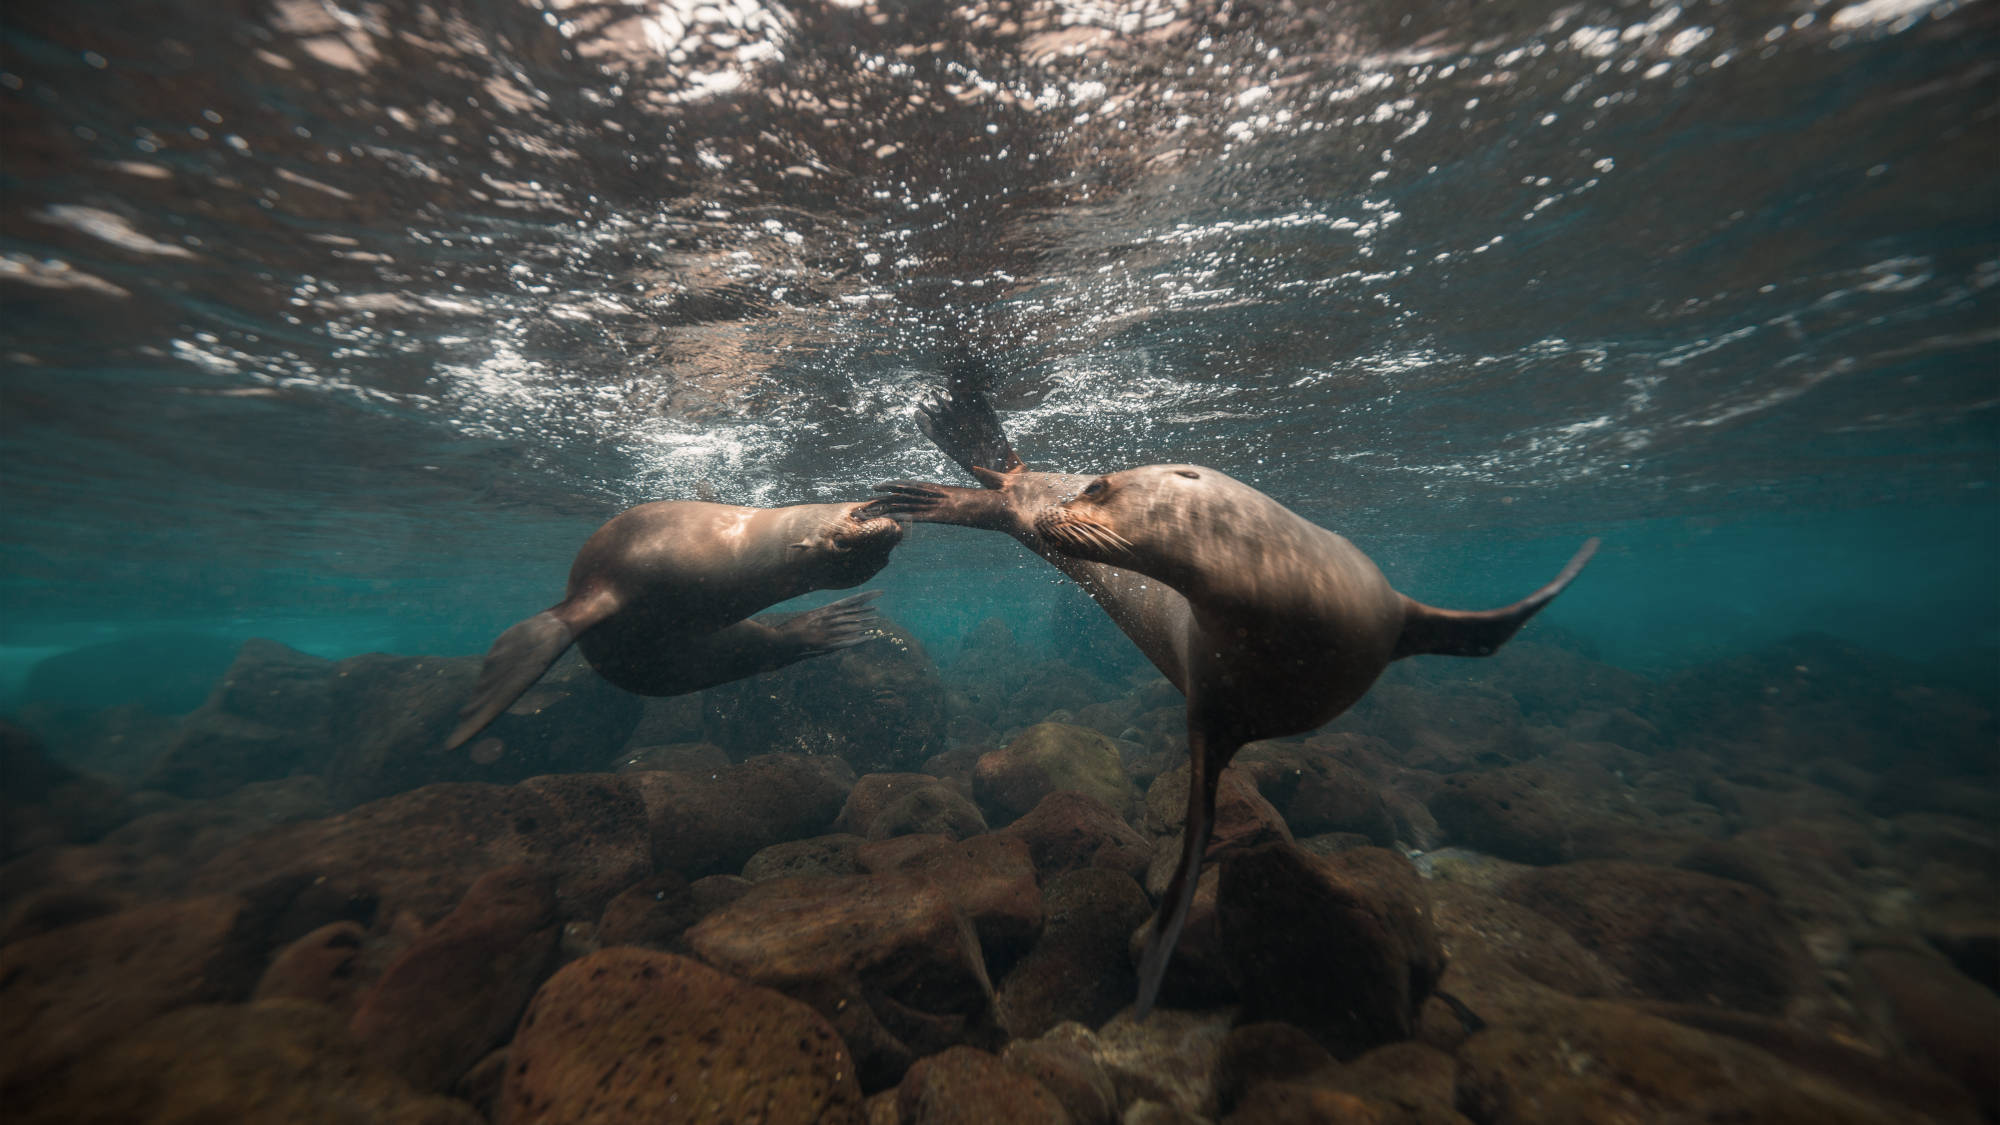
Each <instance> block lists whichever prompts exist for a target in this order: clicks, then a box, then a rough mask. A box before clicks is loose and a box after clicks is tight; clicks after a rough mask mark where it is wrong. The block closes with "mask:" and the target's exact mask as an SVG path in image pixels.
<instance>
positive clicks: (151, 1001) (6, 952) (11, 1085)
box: [0, 895, 272, 1098]
mask: <svg viewBox="0 0 2000 1125" xmlns="http://www.w3.org/2000/svg"><path fill="white" fill-rule="evenodd" d="M271 906H272V903H270V902H269V901H257V900H253V899H248V898H244V897H240V896H237V895H207V896H203V897H200V898H193V899H187V900H183V901H176V902H164V903H155V904H153V905H150V906H141V907H136V908H134V909H131V910H125V911H120V912H118V913H116V914H109V915H104V916H102V917H97V918H92V919H90V920H88V921H83V922H78V923H76V924H74V925H70V926H64V927H61V928H59V929H55V930H51V931H49V932H48V933H45V934H42V935H40V936H39V937H32V938H28V939H26V940H24V941H17V942H14V943H13V944H11V945H8V946H5V947H0V1042H4V1043H7V1044H9V1046H8V1049H7V1050H6V1051H4V1052H0V1098H4V1097H6V1096H8V1092H10V1091H12V1092H17V1093H18V1092H19V1091H21V1090H22V1089H24V1088H28V1087H32V1086H34V1085H36V1084H37V1083H40V1082H42V1081H45V1080H46V1079H47V1078H48V1077H49V1076H50V1075H52V1074H54V1073H56V1072H57V1071H58V1070H59V1069H60V1068H61V1067H62V1066H64V1065H66V1064H68V1063H69V1062H71V1061H73V1060H75V1059H76V1058H77V1057H78V1056H80V1055H82V1054H84V1053H85V1052H86V1051H89V1050H90V1049H92V1048H94V1047H97V1046H99V1045H101V1044H103V1043H104V1042H106V1041H108V1040H110V1039H112V1038H114V1037H116V1036H118V1035H120V1034H123V1033H125V1032H127V1031H130V1030H131V1029H132V1028H134V1027H136V1026H137V1025H139V1024H141V1023H144V1022H145V1021H146V1020H148V1019H150V1018H152V1017H154V1016H156V1015H159V1014H161V1013H164V1012H168V1011H171V1010H173V1009H175V1008H179V1007H184V1006H186V1005H189V1004H201V1003H211V1002H220V1001H231V1000H240V999H242V998H244V997H245V996H247V995H249V993H250V990H251V988H252V987H253V986H254V985H255V984H256V983H257V977H258V974H259V973H260V971H261V970H262V968H263V965H264V960H265V957H266V954H267V950H268V948H269V946H270V930H271V926H272V918H271V913H272V911H271Z"/></svg>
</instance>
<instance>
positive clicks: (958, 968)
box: [687, 872, 998, 1091]
mask: <svg viewBox="0 0 2000 1125" xmlns="http://www.w3.org/2000/svg"><path fill="white" fill-rule="evenodd" d="M687 942H688V946H689V948H691V949H692V950H693V951H694V952H695V955H696V956H698V957H700V958H701V959H702V960H704V961H707V962H708V963H709V964H711V965H714V966H716V967H717V968H720V969H722V970H724V971H725V972H729V973H733V974H735V975H737V976H740V977H743V978H744V979H746V980H750V981H752V982H754V983H757V984H761V985H764V986H766V987H769V988H775V989H777V990H778V991H780V992H783V993H785V994H786V995H788V996H791V997H794V998H796V999H799V1000H802V1001H804V1002H806V1003H808V1004H810V1005H812V1006H813V1007H814V1008H815V1009H817V1010H818V1011H819V1012H820V1013H821V1014H822V1015H824V1016H826V1017H827V1018H828V1019H829V1020H831V1021H832V1022H833V1025H834V1026H835V1027H836V1028H838V1029H839V1031H840V1033H841V1035H842V1036H843V1037H844V1038H845V1039H846V1040H847V1043H848V1046H849V1047H850V1049H851V1050H852V1051H853V1052H854V1057H855V1064H856V1065H857V1066H858V1067H859V1068H860V1074H861V1082H862V1085H863V1087H864V1088H866V1089H869V1090H871V1091H872V1090H878V1089H882V1088H885V1087H888V1086H892V1085H894V1084H895V1083H896V1082H897V1081H899V1080H900V1079H901V1078H902V1076H903V1072H904V1071H905V1070H906V1069H908V1067H909V1065H910V1063H912V1062H914V1061H916V1059H918V1058H920V1057H922V1056H924V1055H929V1054H934V1053H936V1052H938V1051H941V1050H943V1049H944V1048H946V1047H949V1046H952V1045H954V1044H957V1043H968V1044H969V1045H972V1046H994V1045H997V1039H998V1034H997V1029H996V1028H995V1026H994V1025H993V1022H992V1011H991V1008H992V994H993V986H992V984H991V982H990V979H989V978H988V976H987V972H986V964H985V958H984V956H983V955H982V953H981V951H980V946H979V938H978V935H977V933H976V931H975V930H974V927H973V924H972V922H971V921H970V920H969V919H967V918H966V916H965V914H964V913H963V912H962V911H961V910H959V909H958V907H957V906H956V904H955V903H954V902H953V900H952V896H951V894H950V893H948V892H947V891H946V890H945V889H944V888H943V887H941V886H939V885H938V884H937V883H935V882H933V881H932V880H930V879H928V878H926V877H925V876H924V875H923V874H921V873H914V872H896V873H892V874H887V875H867V876H849V877H846V878H816V879H773V880H770V881H769V882H764V883H758V884H756V885H754V886H752V887H751V888H750V889H749V890H748V891H746V892H744V894H743V896H742V897H741V898H739V899H737V900H736V901H735V902H733V903H731V904H729V905H728V906H725V907H723V908H722V909H720V910H718V911H716V912H715V913H713V914H710V915H709V916H707V917H706V918H703V919H702V920H701V921H700V922H699V923H698V924H696V925H695V926H694V928H692V929H690V930H689V931H688V933H687Z"/></svg>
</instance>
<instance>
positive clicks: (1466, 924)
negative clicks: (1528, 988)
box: [1425, 880, 1632, 996]
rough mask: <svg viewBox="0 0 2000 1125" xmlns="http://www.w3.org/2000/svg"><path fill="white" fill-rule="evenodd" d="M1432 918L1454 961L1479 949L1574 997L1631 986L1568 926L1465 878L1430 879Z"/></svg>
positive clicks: (1609, 993)
mask: <svg viewBox="0 0 2000 1125" xmlns="http://www.w3.org/2000/svg"><path fill="white" fill-rule="evenodd" d="M1425 886H1426V888H1427V889H1428V891H1429V892H1430V899H1431V919H1432V921H1433V923H1434V924H1435V925H1436V926H1437V931H1438V938H1439V940H1440V941H1441V942H1442V944H1443V945H1444V950H1445V953H1446V955H1447V956H1448V957H1449V958H1450V960H1451V961H1452V962H1454V963H1455V962H1456V961H1457V960H1458V959H1459V958H1460V957H1462V956H1465V955H1468V954H1470V953H1472V952H1474V951H1475V950H1477V951H1479V952H1480V953H1482V954H1483V955H1484V957H1485V958H1486V959H1488V960H1494V959H1497V960H1498V961H1500V962H1502V963H1504V964H1505V965H1507V966H1508V967H1509V968H1510V969H1512V970H1514V971H1515V972H1517V973H1519V974H1521V975H1522V976H1524V977H1526V978H1528V979H1529V980H1532V981H1535V982H1537V983H1539V984H1542V985H1545V986H1547V987H1549V988H1553V989H1557V990H1559V991H1562V992H1567V993H1570V994H1571V995H1573V996H1625V995H1630V994H1632V989H1631V986H1630V985H1628V984H1627V983H1626V982H1625V980H1624V978H1623V977H1621V976H1619V975H1618V973H1617V972H1616V971H1614V970H1613V969H1612V968H1611V967H1610V966H1608V965H1606V964H1605V963H1604V961H1603V959H1602V958H1600V957H1598V955H1597V954H1595V953H1593V952H1591V951H1590V950H1588V949H1586V948H1584V947H1583V946H1582V945H1580V944H1578V942H1577V940H1576V939H1575V938H1573V937H1571V936H1570V933H1569V931H1568V930H1565V929H1563V928H1562V927H1561V926H1559V925H1557V924H1556V923H1554V922H1552V921H1550V920H1549V919H1547V918H1544V917H1543V916H1542V915H1540V914H1537V913H1536V912H1534V911H1532V910H1529V909H1528V908H1527V907H1525V906H1522V905H1520V904H1519V903H1515V902H1509V901H1508V900H1506V899H1504V898H1501V897H1500V896H1499V895H1497V894H1494V893H1493V892H1491V891H1487V890H1482V889H1480V888H1478V887H1475V886H1471V885H1469V884H1465V883H1454V882H1450V881H1447V880H1438V881H1435V882H1431V883H1427V884H1426V885H1425Z"/></svg>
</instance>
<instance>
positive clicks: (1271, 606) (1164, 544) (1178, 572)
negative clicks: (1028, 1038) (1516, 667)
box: [1036, 465, 1597, 1016]
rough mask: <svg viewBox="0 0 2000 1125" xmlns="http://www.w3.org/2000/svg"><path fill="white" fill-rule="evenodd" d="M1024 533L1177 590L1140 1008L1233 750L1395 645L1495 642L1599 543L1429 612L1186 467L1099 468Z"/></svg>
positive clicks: (1251, 498)
mask: <svg viewBox="0 0 2000 1125" xmlns="http://www.w3.org/2000/svg"><path fill="white" fill-rule="evenodd" d="M1036 529H1037V531H1038V532H1039V533H1040V536H1041V539H1042V541H1043V542H1045V543H1047V544H1048V545H1049V546H1051V547H1052V548H1054V549H1055V550H1056V551H1058V552H1060V553H1063V554H1066V555H1071V556H1073V557H1076V558H1079V559H1085V560H1088V561H1091V562H1097V563H1102V564H1105V565H1110V566H1117V567H1123V568H1129V569H1130V570H1132V571H1135V572H1137V573H1140V574H1144V575H1146V576H1148V577H1151V578H1155V579H1157V580H1159V581H1161V582H1163V583H1165V584H1166V585H1168V586H1171V587H1173V588H1174V589H1175V590H1177V591H1179V592H1180V593H1181V594H1182V595H1183V596H1184V597H1185V598H1186V599H1187V604H1188V607H1189V616H1190V622H1191V624H1190V631H1189V634H1188V637H1187V641H1186V645H1185V651H1186V652H1187V654H1188V666H1187V676H1186V683H1185V684H1184V686H1183V690H1184V691H1185V692H1186V694H1187V701H1188V706H1187V713H1188V755H1189V765H1190V770H1191V777H1190V784H1189V786H1188V809H1187V818H1186V829H1185V832H1184V835H1183V849H1182V854H1181V860H1180V865H1179V866H1178V867H1177V868H1176V869H1175V871H1174V875H1173V879H1172V880H1171V882H1170V883H1169V885H1168V887H1167V892H1166V895H1165V897H1164V898H1163V900H1162V903H1161V909H1160V913H1159V914H1158V915H1157V916H1156V919H1155V923H1154V928H1153V930H1152V932H1151V933H1150V934H1149V935H1148V938H1147V945H1146V952H1145V954H1144V957H1143V959H1142V961H1141V963H1140V970H1139V980H1140V993H1139V1001H1138V1013H1139V1014H1140V1015H1142V1016H1143V1015H1144V1014H1145V1013H1146V1012H1147V1011H1149V1010H1150V1009H1151V1008H1152V1005H1153V1001H1154V999H1155V998H1156V996H1157V994H1158V989H1159V982H1160V978H1161V977H1162V976H1163V975H1164V974H1165V972H1166V963H1167V959H1168V957H1169V956H1170V955H1171V953H1172V952H1173V945H1174V941H1175V939H1176V938H1177V937H1178V936H1179V933H1180V928H1181V925H1182V923H1183V922H1184V921H1185V920H1186V917H1187V909H1188V905H1189V903H1190V902H1192V900H1193V898H1194V884H1195V877H1196V875H1197V874H1198V873H1199V871H1200V868H1201V862H1202V858H1203V852H1204V851H1205V849H1206V847H1207V843H1208V835H1209V829H1210V826H1211V825H1212V823H1213V821H1214V816H1215V794H1216V785H1217V782H1218V780H1219V778H1220V777H1221V773H1222V770H1223V768H1224V767H1225V766H1227V765H1228V764H1229V760H1230V759H1231V758H1232V757H1234V756H1235V754H1236V752H1237V751H1238V750H1239V749H1241V748H1242V747H1243V746H1244V745H1245V744H1246V743H1249V742H1254V741H1257V740H1259V739H1265V738H1277V737H1281V736H1283V735H1288V734H1299V733H1303V732H1305V731H1309V730H1312V729H1314V728H1315V727H1318V726H1320V725H1321V724H1323V723H1326V722H1328V721H1330V720H1332V719H1333V718H1334V717H1336V716H1338V715H1339V714H1340V713H1341V712H1343V711H1345V710H1347V708H1348V707H1350V706H1352V705H1353V703H1354V702H1355V701H1356V700H1358V699H1360V698H1361V696H1362V695H1363V693H1365V692H1366V691H1367V690H1368V688H1369V686H1370V685H1372V684H1373V683H1374V682H1375V680H1376V678H1377V677H1379V676H1380V675H1381V674H1382V671H1383V669H1385V668H1387V667H1388V666H1389V664H1390V662H1392V661H1394V660H1397V659H1399V658H1401V657H1404V656H1410V655H1415V654H1417V653H1420V652H1430V653H1439V654H1446V655H1460V656H1485V655H1488V654H1490V653H1492V652H1493V651H1495V650H1496V649H1498V648H1499V647H1500V645H1501V644H1503V643H1505V642H1506V640H1507V638H1508V637H1511V636H1512V635H1513V634H1514V633H1515V632H1516V631H1517V630H1519V629H1520V627H1521V626H1522V625H1523V624H1525V623H1526V622H1527V620H1528V619H1529V618H1530V617H1532V616H1534V614H1535V613H1536V612H1538V611H1539V610H1540V609H1541V608H1542V607H1543V606H1544V605H1546V604H1548V602H1549V600H1550V599H1552V598H1554V597H1555V596H1556V595H1557V594H1559V593H1561V592H1562V590H1563V588H1564V587H1566V586H1567V585H1568V584H1569V583H1570V581H1571V580H1572V579H1574V578H1575V577H1576V575H1577V573H1578V572H1579V571H1580V570H1582V568H1583V565H1584V563H1585V562H1587V561H1588V560H1589V558H1590V556H1591V554H1592V553H1593V552H1594V551H1595V550H1596V548H1597V540H1595V539H1592V540H1590V541H1588V542H1586V543H1585V544H1584V546H1583V549H1582V550H1580V551H1579V552H1577V554H1576V556H1575V557H1573V558H1572V559H1571V560H1570V562H1569V565H1568V566H1566V567H1564V568H1563V571H1562V573H1560V574H1559V575H1557V577H1556V578H1555V580H1554V581H1552V582H1550V583H1549V584H1548V585H1546V586H1544V587H1542V588H1541V589H1540V590H1537V591H1536V592H1535V593H1534V594H1531V595H1529V596H1528V597H1527V598H1525V599H1523V600H1522V601H1520V602H1517V603H1515V604H1514V605H1511V606H1507V607H1505V608H1503V609H1497V610H1485V611H1476V612H1468V611H1459V610H1441V609H1437V608H1435V607H1432V606H1427V605H1424V604H1423V603H1421V602H1418V601H1415V600H1413V599H1411V598H1408V597H1405V596H1404V595H1402V594H1399V593H1397V592H1396V590H1395V589H1394V588H1393V587H1391V586H1390V585H1389V583H1388V580H1387V579H1385V578H1384V577H1383V576H1382V573H1381V571H1380V570H1378V569H1377V568H1376V566H1375V564H1374V563H1373V562H1372V561H1371V560H1370V559H1369V558H1368V556H1367V555H1365V554H1363V553H1362V552H1361V551H1360V549H1359V548H1357V547H1355V546H1354V544H1352V543H1350V542H1349V541H1348V540H1347V539H1346V538H1344V537H1343V536H1340V535H1337V534H1335V533H1334V532H1331V531H1328V530H1327V529H1325V528H1323V527H1320V526H1318V525H1316V524H1314V523H1311V522H1310V521H1308V520H1305V519H1303V518H1302V517H1300V516H1298V515H1297V514H1295V513H1293V512H1292V511H1291V510H1290V509H1288V508H1286V507H1285V506H1284V505H1282V504H1279V503H1278V502H1277V501H1275V500H1273V499H1271V498H1270V497H1268V496H1266V495H1264V494H1263V493H1261V492H1259V491H1257V490H1256V489H1254V488H1251V487H1250V486H1249V485H1246V484H1244V483H1242V482H1241V481H1238V480H1235V479H1233V478H1231V477H1229V476H1227V475H1226V474H1223V473H1221V472H1218V471H1216V470H1214V469H1208V468H1203V467H1201V466H1198V465H1148V466H1144V467H1141V468H1137V469H1129V470H1125V471H1123V472H1117V473H1111V474H1109V475H1107V476H1103V477H1099V478H1096V479H1095V480H1093V481H1091V482H1090V483H1089V484H1088V485H1086V486H1085V487H1083V488H1082V489H1080V490H1079V491H1078V493H1077V495H1076V496H1075V497H1074V498H1072V499H1070V500H1067V501H1065V502H1064V503H1062V504H1060V505H1058V506H1055V507H1051V508H1045V509H1043V510H1042V511H1041V512H1040V513H1039V515H1038V516H1037V517H1036Z"/></svg>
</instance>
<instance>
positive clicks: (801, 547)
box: [785, 539, 812, 551]
mask: <svg viewBox="0 0 2000 1125" xmlns="http://www.w3.org/2000/svg"><path fill="white" fill-rule="evenodd" d="M785 550H787V551H810V550H812V540H810V539H801V540H799V541H798V542H796V543H787V544H785Z"/></svg>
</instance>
